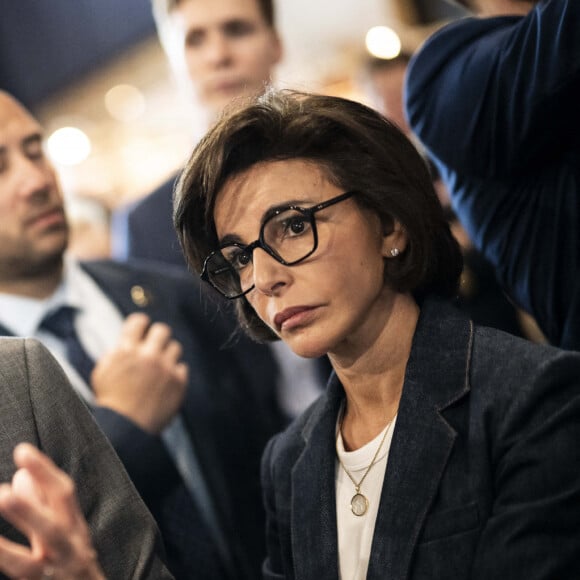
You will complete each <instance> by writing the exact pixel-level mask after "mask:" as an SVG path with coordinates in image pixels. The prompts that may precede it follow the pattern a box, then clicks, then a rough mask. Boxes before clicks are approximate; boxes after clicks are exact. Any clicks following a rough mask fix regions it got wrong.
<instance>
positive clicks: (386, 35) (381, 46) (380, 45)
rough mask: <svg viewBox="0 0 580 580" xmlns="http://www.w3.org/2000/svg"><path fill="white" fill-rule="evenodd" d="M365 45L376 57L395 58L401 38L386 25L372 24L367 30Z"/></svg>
mask: <svg viewBox="0 0 580 580" xmlns="http://www.w3.org/2000/svg"><path fill="white" fill-rule="evenodd" d="M366 47H367V50H368V51H369V53H370V54H372V55H373V56H375V57H377V58H385V59H389V58H395V57H396V56H398V54H399V53H400V52H401V39H400V38H399V35H398V34H397V33H396V32H395V31H394V30H393V29H392V28H389V27H388V26H374V27H373V28H371V29H370V30H369V31H368V32H367V35H366Z"/></svg>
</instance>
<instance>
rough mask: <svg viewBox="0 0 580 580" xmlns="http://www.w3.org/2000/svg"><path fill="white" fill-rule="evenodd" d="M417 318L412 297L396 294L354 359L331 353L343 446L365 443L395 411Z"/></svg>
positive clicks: (417, 308)
mask: <svg viewBox="0 0 580 580" xmlns="http://www.w3.org/2000/svg"><path fill="white" fill-rule="evenodd" d="M418 318H419V307H418V306H417V304H416V302H415V301H414V300H413V298H412V297H411V296H410V295H407V294H397V295H396V297H395V299H394V301H393V305H392V308H391V311H390V313H389V316H388V319H387V322H386V324H385V327H384V328H383V329H382V331H381V333H380V335H379V336H378V337H377V339H376V340H375V341H374V343H373V344H372V345H369V347H368V348H367V349H366V350H365V351H364V352H363V353H360V354H359V356H357V358H356V359H355V360H352V359H351V360H348V359H346V358H341V357H338V356H335V355H331V360H332V365H333V367H334V370H335V372H336V374H337V375H338V378H339V379H340V381H341V383H342V385H343V387H344V390H345V393H346V406H345V412H344V419H343V423H342V436H343V439H344V442H345V446H346V448H348V449H358V448H359V447H361V446H362V445H364V444H365V443H368V441H370V440H372V439H373V438H374V437H376V435H377V434H378V433H380V432H381V431H382V430H383V429H384V427H385V425H387V423H388V422H389V421H390V420H391V419H392V418H393V417H394V416H395V415H396V413H397V411H398V408H399V401H400V398H401V393H402V390H403V382H404V379H405V372H406V368H407V361H408V360H409V355H410V352H411V344H412V342H413V335H414V333H415V328H416V326H417V320H418Z"/></svg>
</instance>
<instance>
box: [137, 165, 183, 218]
mask: <svg viewBox="0 0 580 580" xmlns="http://www.w3.org/2000/svg"><path fill="white" fill-rule="evenodd" d="M177 177H178V176H177V175H175V176H173V177H171V178H170V179H168V180H167V181H165V182H164V183H162V184H161V185H160V186H159V187H158V188H157V189H155V190H153V191H152V192H151V193H149V194H148V195H146V196H145V197H144V198H143V199H141V200H140V201H139V202H137V203H136V204H135V205H134V206H133V207H132V208H131V209H130V210H129V212H128V219H129V222H130V223H132V222H135V224H138V225H140V226H141V227H142V224H143V221H144V220H145V221H146V220H147V219H154V220H159V217H160V216H161V215H169V216H171V215H172V213H173V190H174V188H175V183H176V181H177ZM167 210H169V211H167Z"/></svg>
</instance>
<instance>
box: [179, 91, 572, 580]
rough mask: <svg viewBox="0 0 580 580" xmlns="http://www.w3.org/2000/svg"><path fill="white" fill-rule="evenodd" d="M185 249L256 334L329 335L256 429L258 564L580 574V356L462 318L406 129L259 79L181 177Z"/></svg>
mask: <svg viewBox="0 0 580 580" xmlns="http://www.w3.org/2000/svg"><path fill="white" fill-rule="evenodd" d="M175 204H176V205H175V215H174V218H175V225H176V228H177V230H178V234H179V236H180V240H181V242H182V245H183V248H184V250H185V253H186V255H187V258H188V260H189V263H190V266H191V267H193V268H194V269H196V270H197V271H199V272H200V273H201V276H202V278H203V279H204V280H206V281H207V282H208V283H209V284H211V285H212V286H213V287H214V288H215V289H216V290H217V291H218V292H219V293H221V294H222V295H223V296H225V297H226V298H228V299H231V300H234V301H235V302H236V306H237V312H238V317H239V320H240V323H241V326H242V327H243V328H244V329H245V330H246V331H247V332H248V333H249V334H250V335H251V336H253V337H254V338H256V339H257V340H277V339H281V340H284V341H285V342H286V343H287V344H288V345H289V346H290V347H291V348H292V349H293V350H294V351H295V352H296V353H297V354H299V355H302V356H305V357H316V356H320V355H323V354H328V356H329V358H330V361H331V363H332V366H333V369H334V373H333V375H332V377H331V379H330V381H329V384H328V387H327V390H326V393H325V394H324V395H323V396H322V397H321V398H320V399H319V400H318V401H317V402H316V403H315V404H314V405H313V406H312V407H311V408H310V409H309V410H308V411H306V412H305V413H304V415H303V416H302V417H300V418H299V419H298V420H296V421H295V422H294V423H293V424H292V425H291V426H290V427H289V428H288V429H287V430H286V431H285V432H283V433H282V434H280V435H278V436H277V437H275V438H274V439H273V440H272V441H271V442H270V443H269V445H268V447H267V449H266V451H265V454H264V458H263V471H262V483H263V488H264V495H265V505H266V510H267V515H268V525H267V541H268V558H267V560H266V562H265V564H264V569H263V570H264V577H265V578H269V579H274V578H276V579H279V578H295V579H303V580H312V579H316V580H322V579H327V578H328V579H336V578H343V579H349V580H352V579H361V578H386V579H389V580H394V579H397V580H401V579H403V578H405V579H429V580H432V579H442V580H455V579H457V580H465V579H467V578H470V579H482V580H483V579H486V580H489V579H496V578H498V579H499V578H501V579H502V580H511V579H518V580H519V579H521V580H524V579H525V580H531V579H537V580H539V579H543V580H548V579H550V580H552V579H555V578H558V579H559V580H562V579H564V580H565V579H570V580H572V579H573V578H574V579H577V578H579V577H580V558H578V546H579V545H580V475H579V473H580V446H579V445H578V441H580V388H579V385H580V356H579V355H578V354H574V353H566V352H562V351H559V350H556V349H553V348H550V347H545V346H539V345H533V344H531V343H528V342H525V341H523V340H520V339H517V338H515V337H511V336H510V335H507V334H504V333H501V332H499V331H495V330H491V329H486V328H479V327H474V325H473V324H472V323H471V322H470V320H468V319H467V318H465V317H464V315H463V314H461V313H460V312H459V311H457V310H456V309H455V308H454V307H453V305H452V304H450V301H451V300H452V299H453V297H454V296H455V295H456V292H457V286H458V283H459V274H460V272H461V253H460V250H459V248H458V246H457V243H456V242H455V240H454V238H453V237H452V235H451V233H450V231H449V228H448V226H447V223H446V221H445V218H444V215H443V212H442V210H441V207H440V206H439V202H438V200H437V197H436V194H435V193H434V191H433V188H432V185H431V179H430V176H429V174H428V171H427V169H426V167H425V165H424V162H423V160H422V159H421V157H420V156H419V155H418V154H417V153H416V151H415V148H414V147H413V146H412V145H411V143H410V142H409V141H408V140H407V139H406V138H405V137H404V136H403V134H402V133H401V132H400V131H399V130H398V129H397V128H396V127H395V126H394V125H392V124H390V123H389V122H388V121H386V120H385V119H384V118H383V117H381V116H380V115H379V114H377V113H376V112H374V111H372V110H371V109H369V108H367V107H365V106H363V105H361V104H357V103H354V102H351V101H347V100H343V99H339V98H335V97H325V96H316V95H307V94H299V93H288V92H272V93H269V94H267V95H265V96H264V97H261V98H260V99H258V100H257V101H255V102H252V103H249V104H248V105H246V106H243V107H241V108H237V110H232V111H231V112H230V113H229V114H227V115H225V116H224V117H223V118H222V119H221V120H220V121H219V122H218V123H217V124H216V125H215V126H214V128H213V129H211V130H210V132H209V133H208V134H207V135H206V137H205V139H204V140H202V141H201V143H200V144H199V145H198V146H197V147H196V149H195V150H194V152H193V154H192V156H191V158H190V160H189V161H188V163H187V166H186V168H185V170H184V172H183V174H182V176H181V179H180V182H179V185H178V189H177V193H176V201H175Z"/></svg>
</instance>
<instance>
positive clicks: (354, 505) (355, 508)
mask: <svg viewBox="0 0 580 580" xmlns="http://www.w3.org/2000/svg"><path fill="white" fill-rule="evenodd" d="M395 417H396V414H395V415H393V417H392V418H391V420H390V421H389V422H388V423H387V426H386V427H385V432H384V434H383V436H382V438H381V442H380V443H379V446H378V447H377V450H376V451H375V454H374V456H373V459H372V461H371V463H370V465H369V466H368V467H367V468H366V470H365V472H364V473H363V476H362V477H361V478H360V481H358V482H357V481H356V480H355V479H354V477H353V476H352V474H351V473H350V471H349V470H348V469H347V468H346V467H345V466H344V463H343V462H342V460H341V459H340V454H339V453H338V436H339V435H340V434H341V433H342V422H343V421H344V410H343V411H342V413H341V416H340V422H339V425H338V432H337V434H336V445H335V447H336V457H337V458H338V462H339V463H340V466H341V467H342V469H344V472H345V473H346V474H347V475H348V478H349V479H350V480H351V481H352V483H353V485H354V489H355V491H356V493H355V494H354V495H353V496H352V498H351V500H350V510H351V511H352V513H353V514H354V515H355V516H359V517H360V516H364V515H365V514H366V513H367V510H368V509H369V500H368V499H367V497H366V496H365V495H364V494H362V493H361V492H360V486H361V485H362V483H363V481H364V480H365V478H366V476H367V475H368V474H369V471H370V470H371V469H372V467H373V465H374V464H375V463H376V462H377V457H378V456H379V452H380V451H381V449H382V447H383V443H384V442H385V439H386V438H387V435H388V433H389V431H390V429H391V425H392V424H393V420H394V419H395Z"/></svg>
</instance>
